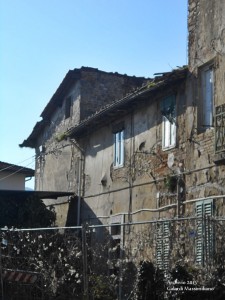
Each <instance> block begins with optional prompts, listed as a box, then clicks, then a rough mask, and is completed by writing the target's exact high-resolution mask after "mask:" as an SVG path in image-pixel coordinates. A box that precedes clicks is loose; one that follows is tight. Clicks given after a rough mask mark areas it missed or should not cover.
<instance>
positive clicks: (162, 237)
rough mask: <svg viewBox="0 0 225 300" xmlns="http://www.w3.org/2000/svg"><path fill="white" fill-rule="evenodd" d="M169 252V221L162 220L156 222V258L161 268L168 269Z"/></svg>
mask: <svg viewBox="0 0 225 300" xmlns="http://www.w3.org/2000/svg"><path fill="white" fill-rule="evenodd" d="M169 254H170V223H169V221H163V222H159V223H157V239H156V260H157V266H158V268H159V269H161V270H168V268H169Z"/></svg>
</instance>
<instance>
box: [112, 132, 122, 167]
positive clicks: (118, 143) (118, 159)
mask: <svg viewBox="0 0 225 300" xmlns="http://www.w3.org/2000/svg"><path fill="white" fill-rule="evenodd" d="M123 164H124V130H121V131H118V132H116V133H114V167H122V166H123Z"/></svg>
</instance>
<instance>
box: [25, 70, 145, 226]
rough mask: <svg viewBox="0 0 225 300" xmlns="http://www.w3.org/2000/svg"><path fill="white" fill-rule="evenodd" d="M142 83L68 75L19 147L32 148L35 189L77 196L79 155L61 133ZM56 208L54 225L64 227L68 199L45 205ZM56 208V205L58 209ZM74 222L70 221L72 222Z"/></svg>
mask: <svg viewBox="0 0 225 300" xmlns="http://www.w3.org/2000/svg"><path fill="white" fill-rule="evenodd" d="M144 82H146V79H144V78H138V77H134V76H133V77H130V76H127V75H121V74H118V73H107V72H103V71H99V70H98V69H93V68H86V67H82V68H81V69H75V70H73V71H69V72H68V73H67V75H66V77H65V78H64V80H63V81H62V83H61V85H60V86H59V88H58V89H57V91H56V93H55V94H54V95H53V97H52V98H51V100H50V101H49V103H48V104H47V106H46V107H45V109H44V110H43V112H42V114H41V117H42V121H40V122H39V123H37V124H36V126H35V127H34V129H33V131H32V133H31V135H30V136H29V138H28V139H27V140H25V141H24V142H23V144H22V146H28V147H32V148H35V151H36V155H37V159H36V173H35V189H36V190H44V191H46V190H48V191H70V192H74V194H75V195H77V194H78V193H79V185H80V184H81V183H80V182H79V181H80V180H79V179H78V177H79V176H80V175H79V168H80V167H81V163H80V162H81V160H82V159H83V152H82V149H80V147H79V145H77V144H76V142H73V141H72V140H71V139H66V136H65V135H64V133H65V132H66V131H67V130H68V129H69V128H71V127H72V126H75V125H76V124H79V123H80V122H82V120H84V119H85V118H87V117H88V116H89V115H91V114H93V113H95V112H96V111H98V110H99V109H100V107H102V106H106V105H109V104H110V103H112V102H113V101H115V99H119V98H122V97H124V96H125V95H126V94H127V93H128V92H131V91H132V90H134V89H136V88H138V87H140V86H141V85H142V84H143V83H144ZM45 202H46V204H47V205H51V204H54V205H56V207H57V208H56V210H57V211H58V212H59V213H58V216H59V219H58V224H60V225H65V223H66V217H67V211H68V198H61V199H59V200H54V201H50V200H49V201H45ZM59 204H60V205H59ZM75 219H76V218H74V220H75Z"/></svg>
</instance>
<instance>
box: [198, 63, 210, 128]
mask: <svg viewBox="0 0 225 300" xmlns="http://www.w3.org/2000/svg"><path fill="white" fill-rule="evenodd" d="M198 109H199V127H200V129H201V130H205V129H207V128H210V127H212V126H213V66H212V65H207V66H205V67H204V68H202V69H200V105H199V107H198Z"/></svg>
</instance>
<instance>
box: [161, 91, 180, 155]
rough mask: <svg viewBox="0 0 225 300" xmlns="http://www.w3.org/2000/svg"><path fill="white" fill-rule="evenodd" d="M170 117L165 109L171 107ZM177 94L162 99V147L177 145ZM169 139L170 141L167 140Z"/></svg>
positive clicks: (165, 148)
mask: <svg viewBox="0 0 225 300" xmlns="http://www.w3.org/2000/svg"><path fill="white" fill-rule="evenodd" d="M172 106H173V110H171V112H170V113H169V114H170V118H168V116H169V114H168V116H166V114H165V113H164V111H165V110H169V109H171V107H172ZM176 111H177V110H176V96H175V95H170V96H167V97H164V98H163V99H162V100H161V113H162V149H163V150H169V149H172V148H175V147H176V144H177V143H176V136H177V133H176V131H177V126H176ZM166 139H168V141H166Z"/></svg>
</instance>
